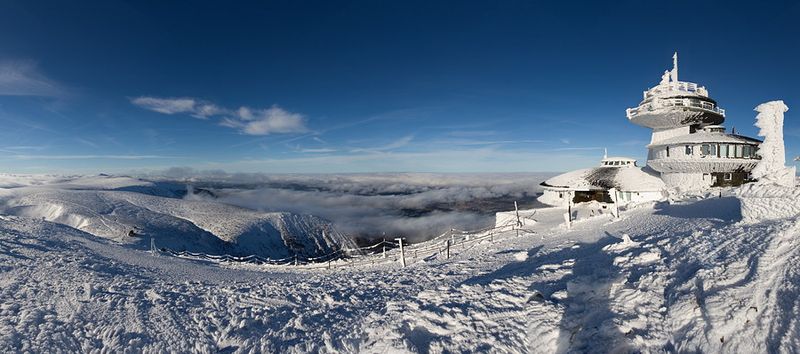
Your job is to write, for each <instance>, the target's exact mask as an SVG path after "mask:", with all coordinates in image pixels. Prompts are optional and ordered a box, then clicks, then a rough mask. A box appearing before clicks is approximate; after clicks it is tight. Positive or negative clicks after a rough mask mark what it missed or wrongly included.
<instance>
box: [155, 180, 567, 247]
mask: <svg viewBox="0 0 800 354" xmlns="http://www.w3.org/2000/svg"><path fill="white" fill-rule="evenodd" d="M549 176H552V174H544V173H510V174H429V173H402V174H336V175H328V174H325V175H322V174H320V175H271V174H260V173H235V174H230V173H225V172H223V171H196V170H192V169H186V168H172V169H169V170H166V171H162V172H159V173H158V174H155V175H150V176H148V177H150V178H157V179H158V178H160V179H165V180H171V181H180V182H182V183H186V184H188V185H190V186H192V191H191V192H190V193H188V194H187V195H186V198H188V199H214V200H216V201H218V202H222V203H227V204H231V205H236V206H240V207H245V208H249V209H254V210H260V211H288V212H293V213H298V214H311V215H316V216H320V217H323V218H325V219H328V220H330V221H331V222H333V224H334V227H336V229H337V230H339V231H341V232H344V233H347V234H350V235H352V236H353V237H356V238H357V239H359V240H360V241H364V242H369V241H372V240H375V239H379V238H382V237H384V235H385V237H387V238H394V237H399V236H402V237H407V238H408V239H409V241H412V242H414V241H421V240H425V239H428V238H431V237H434V236H436V235H438V234H441V233H442V232H444V231H446V230H449V229H450V228H457V229H462V230H468V229H476V228H482V227H486V226H490V225H492V224H493V222H494V213H495V212H496V211H502V210H513V209H514V201H519V202H520V208H530V207H538V206H541V205H540V204H538V203H537V202H536V201H535V196H536V195H537V194H538V193H539V192H540V191H541V189H540V186H539V183H540V182H541V181H543V180H544V179H546V178H547V177H549ZM201 191H205V192H201ZM207 192H210V193H207Z"/></svg>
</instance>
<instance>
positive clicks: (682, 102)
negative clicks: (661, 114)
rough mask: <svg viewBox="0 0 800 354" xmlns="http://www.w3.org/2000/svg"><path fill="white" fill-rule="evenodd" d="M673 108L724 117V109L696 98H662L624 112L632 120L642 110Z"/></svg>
mask: <svg viewBox="0 0 800 354" xmlns="http://www.w3.org/2000/svg"><path fill="white" fill-rule="evenodd" d="M675 106H686V107H695V108H700V109H704V110H707V111H712V112H716V113H719V114H721V115H722V116H723V117H724V116H725V109H723V108H720V107H719V106H717V105H716V104H713V103H711V102H708V101H703V100H701V99H697V98H663V99H660V100H658V101H653V102H650V103H648V104H646V105H642V106H639V107H634V108H628V109H626V110H625V114H626V115H627V116H628V119H630V118H633V117H635V116H637V115H639V113H641V111H642V110H644V109H647V110H648V111H652V110H654V109H656V108H661V107H675Z"/></svg>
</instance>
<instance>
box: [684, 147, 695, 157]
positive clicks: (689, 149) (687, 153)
mask: <svg viewBox="0 0 800 354" xmlns="http://www.w3.org/2000/svg"><path fill="white" fill-rule="evenodd" d="M693 150H694V149H693V146H691V145H686V155H689V156H691V155H692V152H693Z"/></svg>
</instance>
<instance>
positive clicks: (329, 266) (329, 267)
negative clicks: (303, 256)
mask: <svg viewBox="0 0 800 354" xmlns="http://www.w3.org/2000/svg"><path fill="white" fill-rule="evenodd" d="M328 269H331V260H330V259H329V260H328Z"/></svg>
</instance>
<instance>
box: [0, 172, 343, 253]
mask: <svg viewBox="0 0 800 354" xmlns="http://www.w3.org/2000/svg"><path fill="white" fill-rule="evenodd" d="M129 190H135V192H130V191H129ZM164 194H169V190H167V189H164V188H162V187H161V186H158V185H155V184H153V183H151V182H148V181H143V180H139V179H132V178H127V177H109V176H98V177H89V178H86V177H82V178H78V179H71V180H59V181H57V182H52V183H47V184H43V185H35V186H23V187H17V188H6V189H0V214H6V215H17V216H25V217H30V218H36V219H44V220H47V221H53V222H57V223H61V224H64V225H68V226H71V227H73V228H76V229H79V230H82V231H85V232H88V233H90V234H92V235H96V236H100V237H104V238H108V239H113V240H115V241H117V242H121V243H126V244H131V245H135V246H137V247H139V248H149V247H150V238H153V239H154V240H155V242H156V245H157V246H158V247H168V248H172V249H175V250H188V251H193V252H205V253H211V254H221V253H231V254H240V255H249V254H257V255H261V256H263V257H271V258H284V257H289V256H292V255H294V254H298V255H300V256H306V257H309V256H314V255H320V254H326V253H330V252H331V251H333V250H336V249H339V248H341V247H353V243H352V241H351V240H350V239H349V238H348V237H347V236H345V235H342V234H340V233H338V232H337V231H336V230H334V229H332V228H330V226H329V223H328V222H326V221H325V220H322V219H319V218H316V217H313V216H304V215H294V214H290V213H262V212H255V211H252V210H248V209H243V208H239V207H234V206H229V205H225V204H220V203H216V202H211V201H188V200H182V199H177V198H169V197H162V196H159V195H164ZM131 230H133V231H134V232H135V233H136V234H137V235H136V236H135V237H129V236H128V233H129V232H130V231H131Z"/></svg>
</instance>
